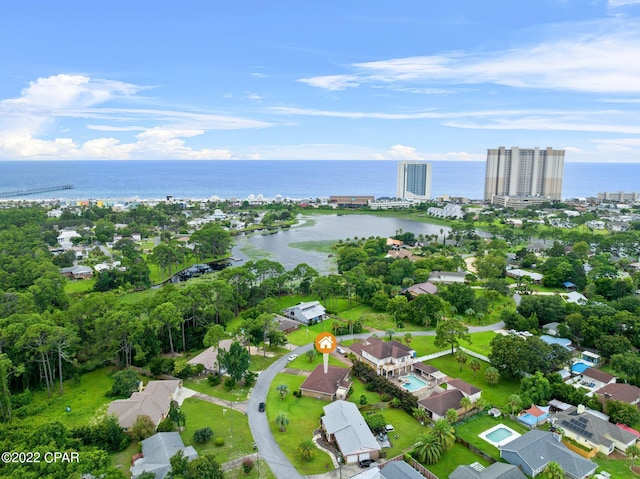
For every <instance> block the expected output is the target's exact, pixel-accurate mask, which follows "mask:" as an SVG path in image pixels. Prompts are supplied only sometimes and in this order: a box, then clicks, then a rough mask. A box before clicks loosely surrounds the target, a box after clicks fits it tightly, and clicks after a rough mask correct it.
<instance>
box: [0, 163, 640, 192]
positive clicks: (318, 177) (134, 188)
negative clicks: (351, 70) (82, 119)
mask: <svg viewBox="0 0 640 479" xmlns="http://www.w3.org/2000/svg"><path fill="white" fill-rule="evenodd" d="M484 174H485V163H484V162H462V161H433V162H432V184H431V193H432V196H433V197H434V198H435V197H437V196H440V195H443V194H448V195H451V196H465V197H467V198H471V199H478V198H482V197H483V193H484ZM396 176H397V163H396V162H395V161H264V160H260V161H256V160H254V161H251V160H214V161H184V160H180V161H179V160H175V161H171V160H166V161H0V194H2V193H5V192H9V191H18V190H27V189H33V188H45V187H52V186H58V185H63V184H72V185H74V189H72V190H64V191H56V192H49V193H40V194H36V195H29V196H23V197H22V198H25V199H26V198H34V199H35V198H62V199H115V200H118V199H133V198H164V197H166V196H167V195H173V196H174V197H176V198H197V199H201V198H210V197H212V196H217V197H220V198H240V199H244V198H247V197H248V196H249V195H252V194H253V195H258V194H262V195H263V196H264V197H266V198H273V197H274V196H276V195H282V196H283V197H289V198H298V199H304V198H316V197H327V196H330V195H373V196H375V197H381V196H394V195H395V189H396ZM603 191H627V192H635V191H640V163H633V164H629V163H565V169H564V184H563V195H562V196H563V198H574V197H586V196H596V195H597V194H598V192H603Z"/></svg>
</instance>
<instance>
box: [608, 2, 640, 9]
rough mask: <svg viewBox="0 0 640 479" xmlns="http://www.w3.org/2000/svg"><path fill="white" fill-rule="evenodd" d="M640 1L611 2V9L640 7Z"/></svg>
mask: <svg viewBox="0 0 640 479" xmlns="http://www.w3.org/2000/svg"><path fill="white" fill-rule="evenodd" d="M638 4H640V0H609V8H616V7H623V6H625V5H638Z"/></svg>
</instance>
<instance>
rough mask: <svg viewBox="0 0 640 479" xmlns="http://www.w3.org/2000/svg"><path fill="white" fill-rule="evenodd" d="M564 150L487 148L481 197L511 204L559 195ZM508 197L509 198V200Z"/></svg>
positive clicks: (522, 203)
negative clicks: (482, 194) (482, 195)
mask: <svg viewBox="0 0 640 479" xmlns="http://www.w3.org/2000/svg"><path fill="white" fill-rule="evenodd" d="M564 153H565V152H564V150H554V149H552V148H546V149H544V150H540V149H539V148H537V147H536V148H518V147H517V146H514V147H511V149H506V148H505V147H504V146H501V147H499V148H496V149H489V150H487V168H486V176H485V187H484V199H485V201H489V202H491V203H494V202H499V203H502V204H504V205H505V206H506V205H509V206H510V207H525V206H528V205H530V204H537V203H538V201H536V199H538V200H542V201H551V200H560V199H561V198H562V176H563V172H564ZM509 199H511V200H509Z"/></svg>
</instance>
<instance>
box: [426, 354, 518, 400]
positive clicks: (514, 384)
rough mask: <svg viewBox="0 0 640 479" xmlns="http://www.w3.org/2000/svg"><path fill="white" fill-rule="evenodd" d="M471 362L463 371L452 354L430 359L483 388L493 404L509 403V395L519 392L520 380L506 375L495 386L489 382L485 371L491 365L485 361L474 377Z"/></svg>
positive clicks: (464, 379) (456, 375)
mask: <svg viewBox="0 0 640 479" xmlns="http://www.w3.org/2000/svg"><path fill="white" fill-rule="evenodd" d="M470 362H471V359H469V360H468V361H467V363H466V364H465V365H464V366H463V367H462V371H461V370H460V365H459V364H458V363H457V362H456V360H455V358H454V357H452V356H451V355H447V356H442V357H440V358H436V359H431V360H429V364H431V365H432V366H434V367H436V368H438V369H439V370H440V371H442V372H443V373H445V374H446V375H447V376H449V377H451V378H459V379H462V380H463V381H466V382H468V383H470V384H473V385H474V386H477V387H479V388H480V389H482V397H483V398H484V399H485V400H486V401H488V402H489V403H490V404H491V405H493V406H497V407H502V406H504V405H505V404H506V403H507V401H508V398H509V396H510V395H511V394H514V393H515V392H517V391H518V389H519V388H520V382H519V381H516V380H510V379H508V378H505V377H503V378H501V379H500V382H499V383H498V384H497V385H495V386H490V385H489V384H487V383H486V381H485V380H484V372H485V371H486V369H487V367H489V364H488V363H485V362H484V361H480V365H481V368H480V370H479V371H478V372H477V374H476V376H475V378H474V376H473V371H472V370H471V368H469V363H470Z"/></svg>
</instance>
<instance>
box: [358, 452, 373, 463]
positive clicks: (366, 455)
mask: <svg viewBox="0 0 640 479" xmlns="http://www.w3.org/2000/svg"><path fill="white" fill-rule="evenodd" d="M365 459H371V453H370V452H365V453H364V454H358V461H364V460H365Z"/></svg>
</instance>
